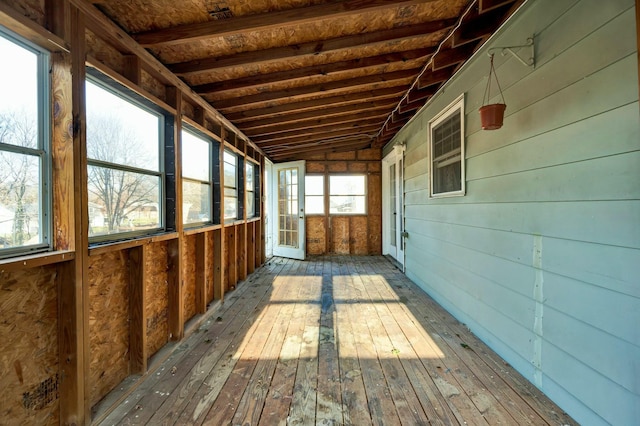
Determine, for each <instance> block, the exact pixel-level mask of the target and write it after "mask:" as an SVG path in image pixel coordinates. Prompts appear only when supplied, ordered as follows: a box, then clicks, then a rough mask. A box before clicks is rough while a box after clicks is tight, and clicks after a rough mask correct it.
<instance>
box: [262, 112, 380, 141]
mask: <svg viewBox="0 0 640 426" xmlns="http://www.w3.org/2000/svg"><path fill="white" fill-rule="evenodd" d="M386 116H387V114H381V115H379V116H378V117H374V118H370V119H366V120H362V119H356V120H353V121H350V122H346V123H341V124H327V125H323V126H318V127H312V128H309V129H294V130H291V131H288V132H283V133H276V134H273V135H265V136H254V137H253V141H254V142H255V143H257V144H258V145H260V146H261V147H262V148H264V147H265V146H270V145H272V144H275V145H277V144H280V143H282V142H283V141H287V140H289V138H302V137H306V138H310V137H313V136H317V135H323V134H325V133H326V132H334V131H338V130H347V129H352V130H353V129H359V128H362V127H365V126H367V127H368V126H372V125H382V124H383V122H384V118H385V117H386Z"/></svg>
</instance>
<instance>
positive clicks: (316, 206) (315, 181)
mask: <svg viewBox="0 0 640 426" xmlns="http://www.w3.org/2000/svg"><path fill="white" fill-rule="evenodd" d="M304 205H305V209H306V210H307V214H324V176H323V175H307V176H305V177H304Z"/></svg>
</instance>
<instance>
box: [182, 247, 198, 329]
mask: <svg viewBox="0 0 640 426" xmlns="http://www.w3.org/2000/svg"><path fill="white" fill-rule="evenodd" d="M183 241H184V246H183V250H182V265H183V267H182V268H183V269H182V282H183V285H182V292H183V306H184V320H185V321H188V320H190V319H191V318H193V316H194V315H195V314H196V261H195V260H196V236H195V235H189V236H187V237H185V238H184V240H183Z"/></svg>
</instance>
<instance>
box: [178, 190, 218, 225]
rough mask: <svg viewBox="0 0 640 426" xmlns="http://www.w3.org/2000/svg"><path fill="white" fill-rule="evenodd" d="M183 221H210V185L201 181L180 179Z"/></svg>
mask: <svg viewBox="0 0 640 426" xmlns="http://www.w3.org/2000/svg"><path fill="white" fill-rule="evenodd" d="M182 197H183V203H182V215H183V221H184V223H202V222H210V221H211V187H210V185H208V184H204V183H201V182H192V181H188V180H184V181H182Z"/></svg>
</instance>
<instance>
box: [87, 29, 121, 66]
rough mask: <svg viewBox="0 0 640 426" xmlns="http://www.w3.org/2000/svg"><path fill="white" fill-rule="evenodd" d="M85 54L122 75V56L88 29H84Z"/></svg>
mask: <svg viewBox="0 0 640 426" xmlns="http://www.w3.org/2000/svg"><path fill="white" fill-rule="evenodd" d="M85 40H86V43H87V56H90V57H93V58H95V59H97V60H98V61H100V62H102V63H103V64H105V65H107V66H108V67H109V68H111V69H112V70H114V71H116V72H117V73H119V74H121V75H124V67H125V64H124V61H125V60H124V56H123V55H122V53H120V52H119V51H118V50H117V49H115V48H114V47H113V46H111V45H110V44H108V43H106V42H105V41H104V40H102V39H100V38H99V37H97V36H96V35H95V34H94V33H92V32H91V31H89V30H86V31H85Z"/></svg>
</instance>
